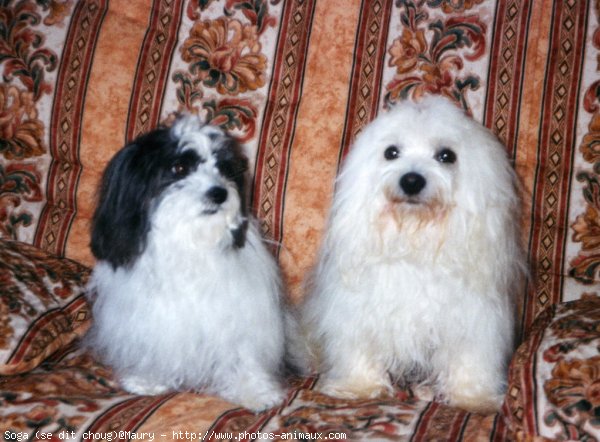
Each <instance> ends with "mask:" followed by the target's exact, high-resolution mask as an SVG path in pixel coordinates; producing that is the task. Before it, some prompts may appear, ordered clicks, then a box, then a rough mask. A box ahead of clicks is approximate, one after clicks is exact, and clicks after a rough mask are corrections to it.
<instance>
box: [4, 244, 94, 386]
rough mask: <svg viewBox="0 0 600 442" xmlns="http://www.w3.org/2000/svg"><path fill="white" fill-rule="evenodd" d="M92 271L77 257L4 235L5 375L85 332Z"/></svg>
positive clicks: (33, 364) (34, 363)
mask: <svg viewBox="0 0 600 442" xmlns="http://www.w3.org/2000/svg"><path fill="white" fill-rule="evenodd" d="M88 276H89V269H88V268H86V267H84V266H82V265H80V264H77V263H76V262H74V261H71V260H68V259H60V258H57V257H55V256H52V255H50V254H48V253H46V252H43V251H41V250H39V249H37V248H35V247H32V246H30V245H27V244H24V243H20V242H16V241H7V240H0V374H17V373H23V372H26V371H29V370H31V369H33V368H35V367H36V366H37V365H39V364H40V363H41V362H42V361H43V360H44V359H46V358H47V357H48V356H49V355H51V354H52V353H54V352H56V351H57V350H59V349H60V348H61V347H64V346H65V345H67V344H69V343H70V342H71V341H73V339H75V338H77V337H79V336H82V335H83V333H85V331H86V329H87V327H88V323H89V321H88V319H89V317H90V314H89V310H88V306H87V304H86V302H85V299H84V288H85V284H86V282H87V279H88Z"/></svg>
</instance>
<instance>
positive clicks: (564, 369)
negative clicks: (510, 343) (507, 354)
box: [503, 294, 600, 441]
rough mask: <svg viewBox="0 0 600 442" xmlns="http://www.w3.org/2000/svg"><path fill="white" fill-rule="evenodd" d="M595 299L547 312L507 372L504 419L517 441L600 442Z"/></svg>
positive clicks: (599, 301)
mask: <svg viewBox="0 0 600 442" xmlns="http://www.w3.org/2000/svg"><path fill="white" fill-rule="evenodd" d="M599 350H600V297H598V296H596V295H591V294H588V295H584V296H583V297H582V298H581V299H579V300H577V301H572V302H566V303H564V304H559V305H555V306H552V307H550V308H549V309H547V310H546V311H544V312H543V313H542V314H540V316H539V317H538V318H537V319H536V321H535V323H534V324H533V326H532V329H531V331H530V333H529V336H528V337H527V339H526V340H525V342H523V344H522V345H521V346H520V347H519V349H518V350H517V352H516V353H515V356H514V358H513V361H512V363H511V367H510V373H509V386H508V392H507V397H506V401H505V403H504V408H503V412H504V417H505V419H506V420H507V423H508V425H509V427H510V428H511V430H512V431H513V432H514V433H515V435H517V438H518V439H519V440H537V438H540V439H541V438H542V437H543V438H551V439H555V440H579V441H585V440H600V354H599Z"/></svg>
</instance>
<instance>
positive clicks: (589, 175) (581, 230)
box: [569, 2, 600, 285]
mask: <svg viewBox="0 0 600 442" xmlns="http://www.w3.org/2000/svg"><path fill="white" fill-rule="evenodd" d="M594 8H595V10H596V17H598V18H600V2H596V3H595V4H594ZM592 43H593V47H594V49H596V50H600V23H599V27H598V28H597V29H596V32H595V33H594V37H593V39H592ZM598 69H600V68H598ZM583 107H584V109H585V111H586V112H588V113H590V114H591V119H590V123H589V125H588V132H587V133H586V134H585V135H584V136H583V139H582V141H581V145H580V146H579V151H580V152H581V155H582V157H583V159H584V161H585V162H586V163H587V164H588V165H589V168H588V169H586V170H583V171H581V172H579V173H578V174H577V180H578V181H580V182H582V183H583V184H584V189H583V197H584V200H585V203H586V208H585V211H584V213H582V214H580V215H578V216H577V217H576V218H575V221H574V222H573V223H572V224H571V229H573V236H572V239H573V241H574V242H575V243H580V244H581V250H580V252H579V253H578V254H577V256H576V257H575V258H574V259H572V260H571V262H570V266H571V268H570V271H569V272H570V275H571V276H572V277H574V278H575V279H576V280H577V281H579V282H580V283H583V284H587V285H590V284H598V283H599V282H600V178H599V176H600V81H595V82H594V83H592V84H591V85H590V86H589V87H588V89H587V91H586V93H585V95H584V102H583Z"/></svg>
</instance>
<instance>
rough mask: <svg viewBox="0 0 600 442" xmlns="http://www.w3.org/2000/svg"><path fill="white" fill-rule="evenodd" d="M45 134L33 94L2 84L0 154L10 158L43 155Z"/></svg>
mask: <svg viewBox="0 0 600 442" xmlns="http://www.w3.org/2000/svg"><path fill="white" fill-rule="evenodd" d="M43 136H44V124H43V123H42V122H41V121H40V120H38V119H37V110H36V108H35V102H34V100H33V93H32V92H29V91H26V90H19V89H18V88H17V87H16V86H10V85H7V84H0V153H2V155H3V156H4V157H5V158H6V159H8V160H14V159H23V158H30V157H36V156H40V155H43V154H44V153H45V152H46V150H47V148H46V146H45V144H44V140H43Z"/></svg>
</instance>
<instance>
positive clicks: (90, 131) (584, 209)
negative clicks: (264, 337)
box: [0, 0, 600, 441]
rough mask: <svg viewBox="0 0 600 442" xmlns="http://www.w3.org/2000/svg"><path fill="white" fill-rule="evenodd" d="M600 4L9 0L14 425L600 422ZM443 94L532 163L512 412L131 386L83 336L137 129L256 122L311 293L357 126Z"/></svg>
mask: <svg viewBox="0 0 600 442" xmlns="http://www.w3.org/2000/svg"><path fill="white" fill-rule="evenodd" d="M599 20H600V3H598V2H592V1H556V2H552V1H548V0H531V1H519V0H512V1H503V0H488V1H483V0H463V1H456V0H452V1H451V0H427V1H423V0H352V1H347V0H318V1H317V0H147V1H142V0H131V1H125V0H110V1H109V0H80V1H76V0H44V1H40V0H38V1H33V0H6V1H3V2H0V69H1V70H2V74H3V81H2V83H0V234H1V236H2V239H1V240H0V439H5V440H25V439H26V438H28V439H31V438H36V437H37V438H38V439H53V440H66V439H69V438H70V439H94V440H101V439H104V440H115V439H132V440H135V439H146V440H163V439H164V440H192V439H194V438H195V439H196V440H198V439H201V438H204V440H214V439H219V438H220V439H232V440H250V439H257V438H266V437H269V438H273V439H286V438H287V439H289V438H291V437H296V438H301V437H302V436H310V437H312V438H318V437H319V435H320V436H321V437H322V438H327V437H328V438H329V439H330V440H335V439H344V438H346V439H349V440H359V439H362V440H390V439H393V440H397V439H405V440H415V441H421V440H423V441H429V440H478V441H479V440H514V439H516V440H542V439H543V438H554V439H558V440H597V439H600V393H599V392H600V356H599V349H600V301H599V299H598V296H597V294H598V292H599V280H600V278H599V267H600V182H599V180H598V173H599V172H600V152H599V150H598V146H599V145H600V92H599V91H600V86H599V81H598V78H599V72H600V71H599V67H598V61H597V60H598V57H600V22H599ZM428 93H436V94H443V95H446V96H449V97H451V98H453V99H454V100H456V101H457V102H458V103H459V104H461V105H462V106H463V107H465V108H466V109H468V111H469V112H470V113H471V114H472V115H473V117H474V118H476V119H478V120H479V121H482V122H483V123H484V124H485V125H487V126H488V127H490V128H491V129H492V130H493V131H494V132H495V133H496V134H497V135H498V137H499V138H500V139H501V140H502V141H503V142H504V143H505V145H506V147H507V150H508V152H509V155H510V156H511V157H512V158H513V160H514V163H515V168H516V170H517V173H518V174H519V176H520V178H521V180H522V182H523V192H522V193H523V195H522V197H523V204H524V209H525V210H524V212H525V216H524V217H523V220H522V223H523V227H524V235H523V241H524V243H525V244H526V245H527V248H528V257H529V261H530V265H531V273H532V277H531V279H530V281H529V283H528V284H527V286H526V287H523V290H522V293H518V294H517V297H518V299H519V300H520V301H519V302H520V306H519V307H520V309H519V311H520V314H519V318H520V322H521V325H522V332H521V335H520V341H521V344H520V346H519V347H518V349H517V350H516V352H515V354H514V357H513V359H512V363H511V366H510V372H509V386H508V391H507V395H506V398H505V402H504V405H503V408H502V410H501V412H499V413H497V414H495V415H488V416H483V415H475V414H469V413H467V412H465V411H463V410H460V409H455V408H451V407H449V406H447V405H445V404H443V403H438V402H435V401H430V400H428V399H427V398H424V397H418V396H417V395H416V394H415V393H414V392H413V390H412V389H411V388H410V386H409V387H405V388H400V387H399V388H398V389H397V391H396V395H395V397H393V398H385V399H375V400H369V401H342V400H334V399H332V398H330V397H327V396H324V395H322V394H320V393H319V392H318V391H316V390H315V389H314V386H315V383H316V382H317V379H316V378H302V379H298V378H293V379H290V389H289V395H288V398H287V401H286V402H285V403H284V404H282V405H281V407H279V408H277V409H272V410H268V411H266V412H264V413H261V414H253V413H251V412H249V411H247V410H244V409H240V408H238V407H236V406H235V405H234V404H230V403H227V402H225V401H223V400H221V399H219V398H216V397H210V396H207V395H202V394H196V393H189V392H181V393H170V394H166V395H161V396H155V397H140V396H133V395H130V394H127V393H125V392H123V391H122V390H120V389H119V386H118V384H117V383H116V382H115V380H114V378H113V377H112V375H111V372H110V370H109V369H108V368H107V367H104V366H102V365H100V364H98V363H97V362H96V361H94V360H93V359H92V358H91V357H90V355H88V354H86V353H85V352H84V351H82V350H81V349H80V347H79V342H80V338H81V337H82V336H83V335H84V334H85V331H86V330H87V328H88V327H89V324H90V321H93V318H91V316H90V311H89V306H88V304H87V303H86V301H85V296H84V287H85V283H86V281H87V278H88V276H89V268H90V267H91V266H92V265H93V259H92V257H91V254H90V250H89V246H88V243H89V220H90V217H91V214H92V213H93V208H94V197H95V189H96V186H97V184H98V180H99V176H100V174H101V172H102V170H103V168H104V166H105V164H106V162H107V160H108V159H109V158H110V156H111V155H112V154H113V153H114V152H115V151H116V150H117V149H119V148H120V147H121V146H122V145H123V144H124V143H125V142H126V140H130V139H132V138H133V137H135V136H136V135H137V134H140V133H143V132H145V131H147V130H149V129H150V128H152V127H153V126H155V125H156V124H158V123H159V122H160V121H163V120H166V119H168V118H169V116H170V115H171V114H172V113H174V112H176V111H182V110H186V111H191V112H197V113H200V114H201V115H202V116H203V117H204V118H205V119H207V120H209V121H210V122H212V123H214V124H219V125H221V126H223V127H224V128H226V129H227V130H229V131H230V132H231V133H232V134H234V135H235V136H237V137H238V138H239V139H240V140H242V141H243V142H244V143H245V146H246V148H247V152H248V156H249V158H250V160H251V166H252V167H251V171H252V172H253V179H254V181H253V183H254V186H253V191H252V195H251V201H252V209H253V213H254V214H255V215H256V216H257V217H258V219H259V220H260V222H261V227H262V230H263V233H264V235H265V237H266V238H267V239H269V240H270V241H271V244H276V246H273V253H274V254H275V255H276V257H277V258H278V260H279V262H280V264H281V267H282V271H283V273H284V276H285V279H286V283H287V284H286V285H287V288H288V295H289V296H290V298H292V299H293V300H296V301H297V300H299V299H301V297H302V296H303V293H302V288H301V287H302V286H301V281H302V279H303V277H304V276H305V275H306V272H307V270H308V269H309V268H310V266H311V265H312V264H313V263H314V259H315V254H316V249H317V247H318V245H319V240H320V237H321V233H322V228H323V225H324V220H325V217H326V213H327V209H328V206H329V203H330V201H331V194H332V189H333V182H334V179H335V175H336V172H337V169H338V165H339V163H340V161H341V160H342V159H343V157H344V155H345V153H346V152H347V149H348V148H349V147H350V145H351V143H352V140H353V139H354V137H355V135H356V134H357V133H358V132H359V131H360V130H361V128H362V127H363V126H364V125H365V124H366V123H368V121H370V120H371V119H372V118H373V117H374V116H375V115H376V114H377V113H378V112H380V111H382V110H383V109H384V108H385V106H387V105H389V104H390V103H393V102H395V101H397V100H400V99H403V98H405V97H412V96H419V95H422V94H428ZM123 326H124V327H126V326H127V324H123ZM294 435H295V436H294Z"/></svg>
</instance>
